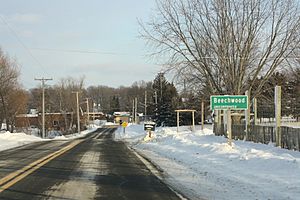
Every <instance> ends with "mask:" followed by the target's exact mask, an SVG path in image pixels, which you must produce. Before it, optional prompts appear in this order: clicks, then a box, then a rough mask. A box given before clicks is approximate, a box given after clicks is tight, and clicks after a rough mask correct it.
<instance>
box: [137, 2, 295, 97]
mask: <svg viewBox="0 0 300 200" xmlns="http://www.w3.org/2000/svg"><path fill="white" fill-rule="evenodd" d="M299 15H300V14H299V9H298V1H295V0H286V1H282V0H226V1H222V0H158V1H157V10H156V13H155V17H154V18H153V19H152V20H151V21H150V22H148V23H146V24H145V23H141V27H142V29H143V31H142V33H141V36H142V38H144V39H146V41H147V43H148V44H149V45H150V46H151V47H153V49H154V51H155V52H154V53H153V55H156V56H159V57H160V58H161V59H162V61H163V63H164V64H165V65H164V66H165V69H166V70H175V71H176V72H177V73H176V74H177V76H178V77H179V78H181V79H186V80H188V81H187V82H188V83H191V84H194V85H197V87H198V88H200V89H201V88H202V89H203V88H205V91H206V92H207V93H208V94H241V93H244V92H245V90H251V89H252V88H253V85H254V84H255V85H256V86H257V85H258V86H257V87H255V91H253V93H254V95H255V94H257V93H258V92H259V91H260V90H261V88H262V86H263V85H264V83H265V82H266V81H267V80H268V79H269V78H270V76H271V75H272V74H273V72H274V71H275V70H276V69H277V68H278V67H279V66H282V65H284V64H285V60H287V59H289V57H290V55H291V52H292V51H293V50H294V48H295V47H296V46H297V45H298V43H299V37H298V35H299V28H300V26H299V25H300V21H299ZM166 58H167V60H166ZM261 77H263V78H261Z"/></svg>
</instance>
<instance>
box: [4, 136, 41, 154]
mask: <svg viewBox="0 0 300 200" xmlns="http://www.w3.org/2000/svg"><path fill="white" fill-rule="evenodd" d="M42 140H43V139H41V138H39V137H36V136H33V135H27V134H25V133H10V132H5V133H0V151H3V150H6V149H10V148H14V147H18V146H22V145H24V144H28V143H32V142H37V141H42Z"/></svg>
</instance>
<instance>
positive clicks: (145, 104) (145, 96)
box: [145, 91, 147, 120]
mask: <svg viewBox="0 0 300 200" xmlns="http://www.w3.org/2000/svg"><path fill="white" fill-rule="evenodd" d="M146 117H147V91H145V120H146Z"/></svg>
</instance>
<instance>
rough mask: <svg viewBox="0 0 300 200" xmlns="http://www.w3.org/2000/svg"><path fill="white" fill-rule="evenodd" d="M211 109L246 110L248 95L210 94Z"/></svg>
mask: <svg viewBox="0 0 300 200" xmlns="http://www.w3.org/2000/svg"><path fill="white" fill-rule="evenodd" d="M210 108H211V110H227V109H231V110H246V109H248V96H246V95H223V96H221V95H219V96H210Z"/></svg>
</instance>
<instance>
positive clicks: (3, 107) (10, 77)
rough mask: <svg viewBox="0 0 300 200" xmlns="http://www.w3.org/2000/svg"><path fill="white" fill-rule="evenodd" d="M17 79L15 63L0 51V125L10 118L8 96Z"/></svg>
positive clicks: (16, 83) (15, 85)
mask: <svg viewBox="0 0 300 200" xmlns="http://www.w3.org/2000/svg"><path fill="white" fill-rule="evenodd" d="M18 77H19V71H18V67H17V65H16V63H15V62H14V61H12V60H11V59H10V58H9V57H8V56H7V55H5V54H4V53H3V52H2V51H1V49H0V123H2V122H3V121H4V120H6V122H7V123H8V118H10V116H9V96H10V95H11V93H13V92H15V89H16V88H17V86H18ZM11 106H13V105H11ZM14 106H15V105H14ZM7 125H9V124H7Z"/></svg>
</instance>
